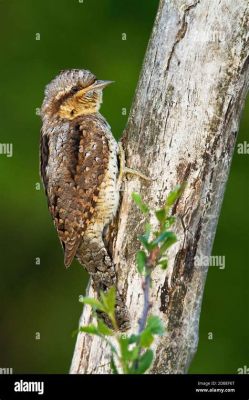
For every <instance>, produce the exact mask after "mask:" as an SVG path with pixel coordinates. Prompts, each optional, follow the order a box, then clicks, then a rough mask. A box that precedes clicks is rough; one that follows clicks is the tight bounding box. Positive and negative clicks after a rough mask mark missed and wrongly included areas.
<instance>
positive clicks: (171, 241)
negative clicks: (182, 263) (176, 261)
mask: <svg viewBox="0 0 249 400" xmlns="http://www.w3.org/2000/svg"><path fill="white" fill-rule="evenodd" d="M168 233H170V235H169V236H168V238H167V240H166V241H165V243H163V245H162V246H161V248H160V254H161V255H163V254H164V253H165V251H166V250H167V249H168V248H169V247H171V246H172V245H173V244H174V243H175V242H177V237H176V235H175V234H174V233H173V232H168Z"/></svg>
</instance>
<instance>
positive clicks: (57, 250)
mask: <svg viewBox="0 0 249 400" xmlns="http://www.w3.org/2000/svg"><path fill="white" fill-rule="evenodd" d="M157 5H158V0H150V1H146V2H143V3H141V1H139V0H126V1H123V0H101V1H100V0H91V1H90V0H84V1H83V3H81V2H80V1H78V0H54V1H53V2H50V1H35V2H34V0H23V1H17V0H12V1H7V0H6V1H5V0H1V1H0V10H1V15H2V17H1V27H0V32H1V35H0V42H1V65H0V76H1V84H0V87H1V96H0V103H1V106H0V107H1V139H0V141H1V143H10V142H11V143H13V146H14V154H13V157H12V158H7V157H6V156H4V155H1V156H0V168H1V171H2V172H1V178H0V179H1V196H0V202H1V204H0V206H1V230H0V245H1V268H0V296H1V309H0V326H1V329H0V367H1V368H4V367H9V368H13V369H14V372H15V373H32V372H33V373H67V372H68V369H69V366H70V362H71V358H72V354H73V349H74V343H75V338H72V331H74V330H75V329H76V328H77V325H78V319H79V316H80V313H81V305H80V303H79V302H78V297H79V295H80V294H83V293H84V290H85V286H86V282H87V275H86V273H85V272H84V271H83V268H81V267H80V266H79V264H77V262H74V264H73V265H72V267H71V268H70V269H69V270H67V271H66V270H65V268H64V266H63V257H62V250H61V247H60V244H59V241H58V239H57V235H56V233H55V230H54V227H53V224H52V221H51V218H50V216H49V214H48V210H47V205H46V200H45V196H44V193H43V190H36V183H37V182H39V172H38V168H39V167H38V164H39V161H38V143H39V130H40V126H41V122H40V118H39V116H38V115H36V108H38V107H40V105H41V102H42V98H43V91H44V86H45V85H46V84H47V83H48V82H49V81H50V80H51V79H52V78H53V77H54V76H55V75H56V74H57V73H58V72H59V71H60V70H62V69H66V68H72V67H73V68H88V69H90V70H92V71H93V72H94V73H95V74H96V75H97V76H98V77H99V78H100V79H111V80H115V81H116V83H115V85H112V86H111V87H110V88H108V89H107V90H106V92H105V97H104V100H105V101H104V104H103V107H102V112H103V114H104V115H105V116H106V118H107V119H108V121H109V123H110V124H111V126H112V130H113V132H114V134H115V135H116V136H117V137H118V135H120V133H121V132H122V130H123V129H124V127H125V124H126V121H127V116H124V115H122V113H121V110H122V108H127V112H129V109H130V106H131V102H132V97H133V94H134V90H135V87H136V83H137V80H138V76H139V72H140V68H141V65H142V60H143V56H144V53H145V50H146V46H147V42H148V39H149V36H150V32H151V28H152V25H153V21H154V17H155V13H156V10H157ZM37 33H38V34H40V40H36V34H37ZM122 33H126V35H127V40H126V41H125V40H122ZM248 112H249V104H247V109H246V111H245V112H244V116H243V119H242V123H241V131H240V135H239V139H238V140H239V141H240V142H242V141H243V140H246V133H247V131H248V122H249V117H248ZM127 115H128V114H127ZM248 157H249V156H248V155H240V156H238V154H235V156H234V159H233V165H232V170H231V175H230V179H229V183H228V187H227V190H226V195H225V200H224V204H223V208H222V214H221V218H220V221H219V227H218V232H217V235H216V240H215V245H214V254H218V255H225V256H226V268H225V269H224V270H220V269H218V268H216V267H211V268H210V272H209V274H208V279H207V285H206V289H205V295H204V302H203V308H202V316H201V323H200V342H199V348H198V352H197V355H196V357H195V359H194V361H193V363H192V366H191V369H190V372H191V373H236V372H237V369H238V368H240V367H243V366H244V365H248V366H249V361H248V343H247V342H248V333H249V332H248V328H249V327H248V294H247V287H248V264H249V263H248V261H249V252H248V199H249V196H248V194H249V193H248ZM36 258H40V260H41V262H40V265H36ZM209 332H212V333H213V340H209V339H208V333H209ZM37 333H40V340H37V339H36V338H37V336H36V335H37Z"/></svg>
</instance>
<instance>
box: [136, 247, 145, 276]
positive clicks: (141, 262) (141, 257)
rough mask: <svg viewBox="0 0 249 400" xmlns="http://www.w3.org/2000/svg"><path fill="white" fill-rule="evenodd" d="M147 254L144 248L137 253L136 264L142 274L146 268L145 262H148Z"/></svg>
mask: <svg viewBox="0 0 249 400" xmlns="http://www.w3.org/2000/svg"><path fill="white" fill-rule="evenodd" d="M146 260H147V257H146V254H145V252H144V251H143V250H140V251H138V252H137V254H136V264H137V270H138V272H139V273H140V274H142V273H143V272H144V269H145V264H146Z"/></svg>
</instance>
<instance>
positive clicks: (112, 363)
mask: <svg viewBox="0 0 249 400" xmlns="http://www.w3.org/2000/svg"><path fill="white" fill-rule="evenodd" d="M110 367H111V370H112V373H113V375H118V369H117V367H116V364H115V361H114V357H113V355H112V356H111V362H110Z"/></svg>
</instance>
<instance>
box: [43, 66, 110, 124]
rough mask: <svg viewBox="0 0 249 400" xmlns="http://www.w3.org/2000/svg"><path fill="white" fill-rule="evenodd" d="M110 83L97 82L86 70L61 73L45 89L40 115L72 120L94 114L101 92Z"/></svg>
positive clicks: (98, 106)
mask: <svg viewBox="0 0 249 400" xmlns="http://www.w3.org/2000/svg"><path fill="white" fill-rule="evenodd" d="M110 83H112V81H101V80H97V79H96V77H95V75H93V74H92V73H91V72H90V71H87V70H79V69H72V70H67V71H62V72H61V73H60V74H59V75H58V76H57V77H56V78H55V79H53V80H52V82H50V83H49V84H48V85H47V87H46V89H45V98H44V101H43V104H42V108H41V115H42V117H45V116H54V115H55V116H58V117H60V118H62V119H64V118H65V119H69V120H73V119H74V118H76V117H79V116H80V115H87V114H92V113H96V112H97V111H98V110H99V108H100V105H101V102H102V91H103V89H104V88H105V87H106V86H107V85H109V84H110Z"/></svg>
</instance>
